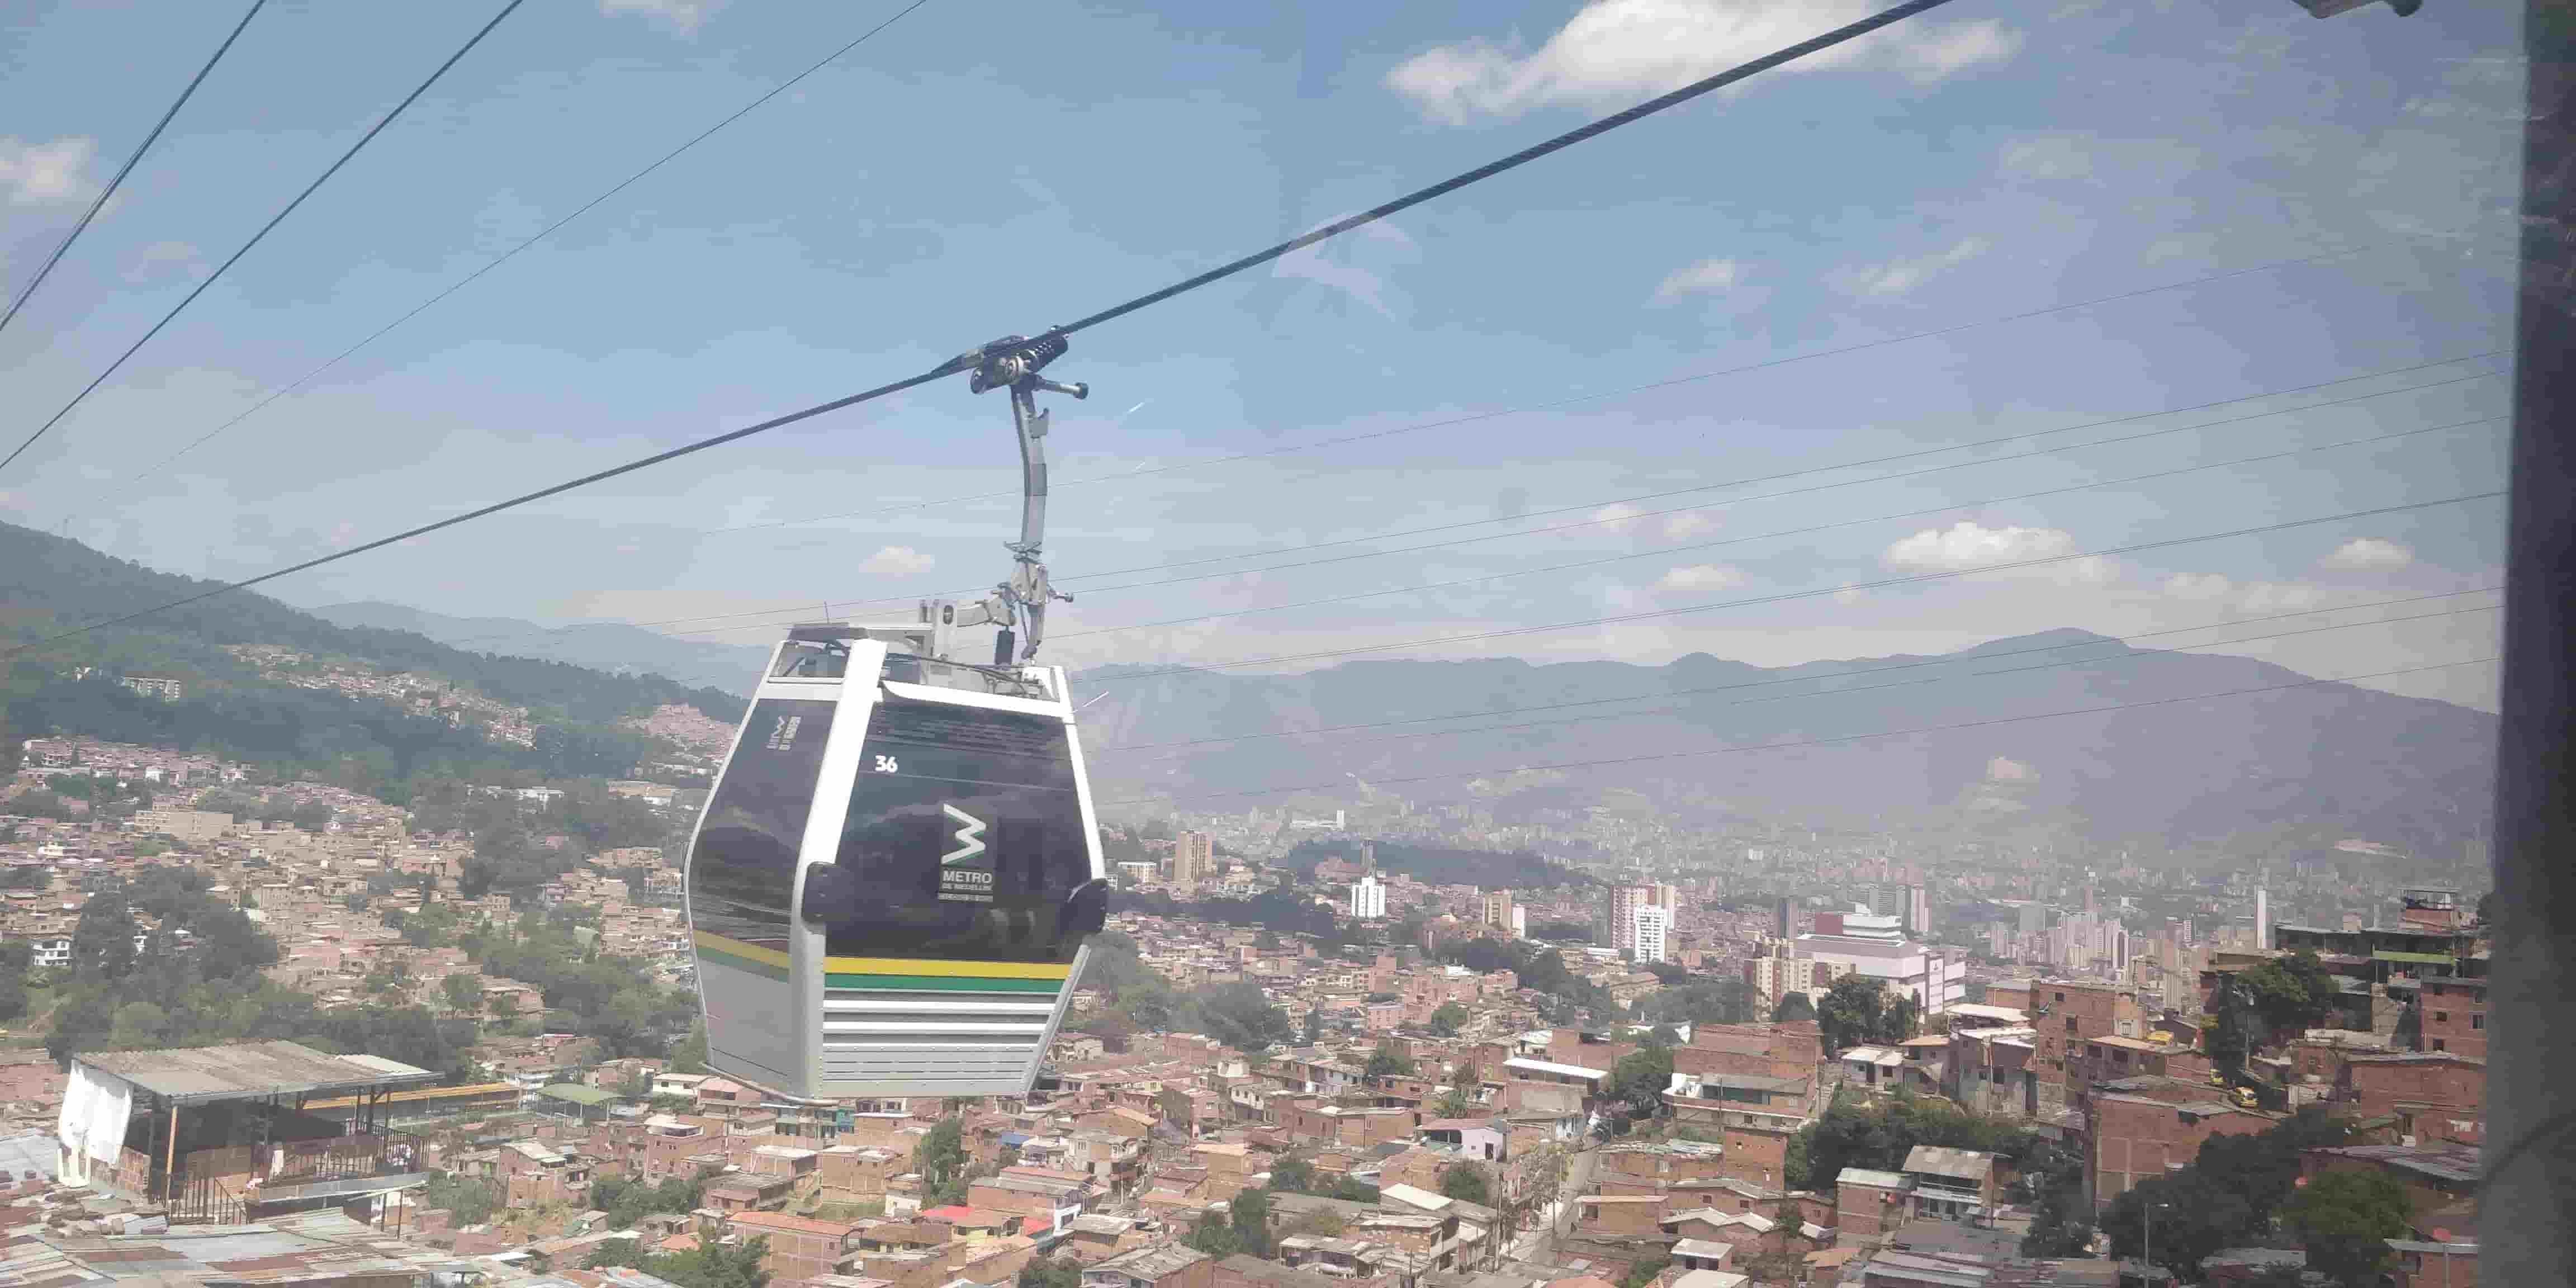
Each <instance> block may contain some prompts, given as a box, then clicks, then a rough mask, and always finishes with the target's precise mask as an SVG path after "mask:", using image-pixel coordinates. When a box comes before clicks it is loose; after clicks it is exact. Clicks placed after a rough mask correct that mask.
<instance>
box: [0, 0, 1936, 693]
mask: <svg viewBox="0 0 2576 1288" xmlns="http://www.w3.org/2000/svg"><path fill="white" fill-rule="evenodd" d="M521 3H523V0H510V5H509V7H508V8H505V9H503V10H502V11H501V16H502V17H507V16H508V15H509V13H510V10H512V9H516V8H517V7H518V6H519V5H520V4H521ZM1947 3H1949V0H1905V3H1902V4H1899V5H1897V6H1895V7H1894V8H1891V9H1886V10H1883V11H1881V12H1879V13H1876V14H1872V15H1870V16H1869V17H1866V18H1863V19H1860V20H1859V21H1856V22H1852V23H1848V24H1846V25H1844V26H1841V27H1837V28H1835V29H1834V30H1832V31H1829V32H1826V33H1825V34H1823V35H1820V36H1816V37H1814V38H1812V39H1809V40H1805V41H1801V42H1799V43H1798V44H1795V45H1792V46H1789V47H1788V48H1786V49H1783V50H1780V51H1778V52H1776V53H1772V54H1766V55H1764V56H1762V57H1760V58H1756V59H1754V60H1752V61H1751V62H1747V63H1743V64H1739V65H1738V66H1735V67H1732V68H1729V69H1727V70H1726V71H1722V72H1719V73H1717V74H1716V75H1714V76H1710V77H1707V78H1705V79H1702V80H1699V81H1695V82H1693V83H1691V84H1689V85H1685V86H1683V87H1682V88H1680V89H1677V90H1674V91H1673V92H1671V93H1669V94H1665V95H1663V96H1662V97H1660V98H1656V99H1652V100H1649V101H1648V102H1645V103H1642V104H1639V105H1638V106H1636V107H1632V108H1629V109H1628V110H1627V111H1624V112H1620V113H1617V114H1616V115H1613V116H1608V117H1604V118H1602V119H1601V120H1598V121H1595V122H1593V123H1591V124H1589V125H1585V126H1581V127H1578V128H1576V129H1573V130H1569V131H1567V132H1566V133H1564V134H1560V135H1558V136H1556V137H1555V138H1553V139H1549V140H1547V141H1546V142H1543V143H1539V144H1536V145H1534V146H1532V147H1528V148H1524V149H1522V150H1521V151H1519V152H1516V153H1513V154H1512V155H1510V156H1508V157H1505V158H1503V159H1501V160H1499V161H1495V162H1491V163H1489V164H1486V165H1483V166H1479V167H1477V168H1476V169H1474V170H1470V171H1468V172H1466V173H1465V174H1462V175H1458V176H1455V177H1452V178H1449V179H1444V180H1442V181H1440V182H1439V183H1435V184H1432V185H1430V186H1429V187H1426V188H1421V189H1417V190H1415V191H1414V192H1412V193H1409V194H1407V195H1405V196H1403V197H1399V198H1397V199H1395V200H1394V201H1391V202H1387V203H1385V204H1384V205H1380V206H1377V207H1374V208H1372V209H1371V210H1368V211H1364V212H1362V213H1361V214H1358V215H1354V216H1352V217H1350V218H1348V219H1343V220H1337V221H1335V222H1334V223H1333V224H1331V225H1328V226H1327V227H1325V228H1321V229H1317V230H1315V231H1314V232H1311V233H1307V234H1305V235H1304V236H1302V237H1297V238H1293V239H1291V240H1289V241H1286V242H1282V243H1280V244H1279V245H1277V246H1273V247H1271V248H1270V249H1268V250H1265V251H1258V252H1255V253H1254V254H1251V255H1248V256H1245V257H1243V258H1241V259H1238V260H1235V261H1233V262H1231V263H1229V264H1225V265H1222V266H1220V267H1218V268H1215V269H1211V270H1209V271H1207V272H1204V273H1200V274H1197V275H1196V276H1193V277H1190V278H1187V279H1184V280H1183V281H1180V282H1177V283H1175V284H1173V285H1171V286H1167V287H1164V288H1162V289H1160V290H1157V291H1152V292H1149V293H1147V294H1145V295H1141V296H1138V297H1136V298H1134V299H1130V300H1127V301H1125V302H1123V303H1120V304H1115V305H1112V306H1110V307H1109V308H1106V309H1103V310H1101V311H1099V312H1097V313H1093V314H1090V315H1088V316H1086V317H1084V318H1082V319H1081V320H1079V321H1077V322H1074V323H1071V324H1068V325H1066V326H1062V327H1057V328H1053V329H1052V330H1050V331H1049V332H1047V333H1046V334H1049V335H1069V334H1071V333H1073V332H1074V331H1078V330H1083V329H1086V328H1089V327H1093V326H1097V325H1099V324H1100V323H1103V322H1106V321H1109V320H1111V319H1113V318H1118V317H1123V316H1125V315H1127V314H1129V313H1132V312H1134V311H1136V310H1137V309H1140V308H1143V307H1145V306H1146V305H1148V304H1153V303H1158V302H1160V301H1163V300H1168V299H1171V298H1173V297H1174V296H1177V295H1181V294H1183V293H1185V292H1188V291H1192V290H1196V289H1198V288H1199V287H1202V286H1206V285H1208V284H1210V283H1212V282H1216V281H1219V280H1221V279H1223V278H1226V277H1229V276H1232V275H1233V274H1236V273H1239V272H1242V271H1244V270H1245V269H1248V268H1253V267H1257V266H1259V265H1261V264H1264V263H1268V262H1269V261H1271V260H1273V259H1277V258H1278V257H1280V256H1282V255H1286V254H1288V253H1289V252H1291V251H1294V250H1297V249H1300V248H1302V247H1305V246H1311V245H1313V244H1315V243H1316V242H1319V241H1322V240H1324V239H1326V238H1328V237H1333V236H1338V235H1340V234H1341V233H1345V232H1348V231H1350V230H1351V229H1353V228H1357V227H1360V226H1361V225H1363V224H1367V223H1370V222H1373V221H1375V220H1378V219H1382V218H1385V217H1386V216H1387V215H1390V214H1394V213H1396V212H1397V211H1400V210H1405V209H1408V208H1410V207H1412V206H1416V205H1419V204H1421V203H1422V202H1425V201H1428V200H1431V199H1432V198H1433V197H1437V196H1440V195H1442V194H1444V193H1449V192H1454V191H1456V190H1458V189H1459V188H1462V187H1465V186H1467V185H1468V184H1471V183H1476V182H1478V181H1481V180H1484V179H1488V178H1491V177H1493V176H1494V175H1497V174H1501V173H1503V172H1505V171H1508V170H1511V169H1514V168H1516V167H1518V166H1521V165H1525V164H1527V163H1529V162H1531V161H1534V160H1537V159H1539V158H1541V157H1544V156H1547V155H1549V154H1551V153H1554V152H1557V151H1560V150H1562V149H1564V148H1566V147H1570V146H1572V145H1573V144H1575V143H1579V142H1582V141H1583V140H1585V139H1590V138H1594V137H1597V136H1599V135H1601V134H1602V133H1605V132H1607V131H1609V130H1612V129H1616V128H1618V127H1619V126H1622V125H1627V124H1630V123H1633V122H1635V121H1638V120H1641V119H1643V118H1645V117H1647V116H1650V115H1653V114H1654V113H1657V112H1661V111H1664V110H1665V109H1667V108H1671V107H1674V106H1677V105H1679V104H1682V103H1686V102H1689V101H1690V100H1692V99H1695V98H1698V97H1699V96H1701V95H1703V94H1707V93H1710V92H1712V91H1715V90H1718V89H1721V88H1724V87H1725V86H1728V85H1731V84H1734V83H1736V82H1738V81H1741V80H1743V79H1745V78H1746V77H1748V76H1752V75H1754V74H1756V73H1759V72H1762V71H1767V70H1769V69H1771V68H1773V67H1777V66H1780V65H1781V64H1783V63H1788V62H1793V61H1795V60H1797V59H1799V58H1803V57H1806V56H1807V55H1809V54H1813V53H1817V52H1820V51H1822V50H1826V49H1830V48H1832V47H1834V46H1835V45H1839V44H1842V43H1843V42H1845V41H1848V40H1854V39H1857V38H1859V37H1861V36H1865V35H1868V34H1870V33H1871V32H1874V31H1877V30H1879V29H1881V28H1883V27H1886V26H1888V25H1889V24H1891V23H1895V22H1899V21H1902V20H1904V19H1906V18H1910V17H1913V16H1914V15H1916V14H1919V13H1923V12H1925V11H1927V10H1931V9H1935V8H1938V7H1940V6H1941V5H1943V4H1947ZM492 21H493V23H494V24H498V23H499V22H500V18H498V17H496V18H494V19H493V20H492ZM490 29H491V28H490V27H489V26H487V27H485V29H484V30H486V31H489V30H490ZM476 39H477V40H480V39H481V36H480V35H478V36H477V37H476ZM471 47H472V46H471V45H470V44H469V45H468V46H467V48H471ZM456 56H457V57H459V58H461V57H463V56H464V51H462V50H460V51H458V53H457V55H456ZM450 61H451V62H453V59H451V60H450ZM441 70H442V71H443V70H444V68H442V69H441ZM433 79H434V78H433ZM421 88H422V89H423V90H426V89H427V88H428V86H427V85H425V84H424V85H423V86H422V87H421ZM415 96H417V92H416V93H415ZM405 101H406V102H408V101H409V100H405ZM388 119H390V118H388ZM378 128H379V129H381V128H382V126H381V125H380V126H379V127H378ZM370 137H372V133H371V134H370ZM325 177H328V176H327V175H326V176H325ZM299 200H300V198H299ZM290 209H291V207H290ZM281 217H282V216H281ZM209 280H211V279H209ZM200 289H202V288H200ZM191 298H194V297H193V296H191ZM165 322H166V319H165ZM155 329H156V330H157V329H158V328H157V327H156V328H155ZM145 338H146V339H149V338H150V336H148V335H147V336H146V337H145ZM136 347H137V348H139V347H141V345H140V343H139V342H138V344H137V346H136ZM131 352H132V351H131V350H129V351H128V353H129V354H130V353H131ZM982 356H983V355H982V352H981V350H977V351H973V352H969V353H966V354H963V355H961V356H959V357H956V358H952V359H950V360H949V361H947V362H944V363H941V364H940V365H938V366H936V367H933V368H931V369H930V370H928V371H924V372H922V373H920V374H919V375H914V376H907V377H905V378H903V379H901V380H896V381H891V382H889V383H886V384H882V385H878V386H877V387H875V388H873V389H866V390H862V391H860V392H858V393H855V394H851V395H848V396H847V397H842V398H835V399H833V400H831V401H829V402H824V403H817V404H815V405H814V406H811V407H807V408H804V409H802V410H799V411H792V412H789V413H787V414H786V415H783V416H777V417H772V418H771V419H768V420H764V421H761V422H759V423H758V424H754V425H748V426H745V427H743V428H741V429H737V430H732V431H730V432H727V433H723V434H718V435H715V436H714V437H711V438H704V439H699V440H698V441H696V442H693V443H687V444H684V445H682V446H679V447H675V448H671V449H670V450H668V451H663V452H656V453H654V454H653V455H650V456H646V457H643V458H641V459H639V460H633V461H629V462H627V463H625V464H623V465H616V466H611V467H610V468H608V469H604V470H599V471H596V472H594V473H591V474H585V475H583V476H581V477H580V478H576V479H571V480H567V481H565V482H562V483H557V484H554V485H553V486H551V487H544V488H539V489H537V490H536V491H533V492H526V493H522V494H520V495H518V496H514V497H511V498H508V499H507V500H502V501H496V502H493V503H492V504H490V505H486V506H482V507H480V508H478V509H475V510H471V511H468V512H466V513H464V514H459V515H453V516H450V517H448V518H445V519H440V520H438V521H436V522H433V523H425V524H422V525H420V526H418V527H414V528H409V529H406V530H404V531H402V532H397V533H395V534H393V535H391V536H387V537H379V538H377V539H375V540H372V541H368V542H366V543H364V544H361V545H357V546H353V547H351V548H349V549H347V550H341V551H335V552H333V553H331V554H328V555H323V556H319V557H317V558H313V559H308V560H305V561H304V562H302V563H298V564H294V565H291V566H288V567H285V568H280V569H277V570H275V571H273V572H267V573H262V574H260V575H258V576H256V577H249V578H245V579H243V580H240V581H236V582H231V583H228V584H226V585H223V586H220V587H217V588H215V589H213V590H209V591H205V592H203V593H201V594H196V595H190V596H187V597H185V598H183V599H178V600H173V601H171V602H169V603H166V604H162V605H159V606H157V607H154V608H146V609H142V610H140V611H137V612H134V613H129V614H126V615H124V616H122V617H118V618H114V619H111V620H108V621H103V622H95V623H91V624H88V625H85V626H81V627H78V628H76V629H74V630H72V631H68V632H63V633H60V634H56V635H49V636H46V637H44V638H42V639H39V640H37V641H35V642H34V643H33V644H28V645H23V646H21V647H19V648H17V649H13V650H10V651H9V652H7V653H0V657H14V656H17V655H19V654H21V653H24V652H26V651H28V650H29V649H33V648H38V647H42V646H44V645H46V644H51V643H56V642H58V641H60V640H63V639H68V638H70V637H72V636H74V635H81V634H86V633H88V632H90V631H94V630H100V629H103V628H105V627H108V626H115V625H121V624H123V623H125V622H129V621H133V620H135V619H137V618H140V617H146V616H150V615H151V614H153V613H156V612H163V611H166V610H168V609H172V608H177V607H180V606H182V605H185V604H191V603H195V602H197V601H198V600H201V599H207V598H210V597H212V596H215V595H220V594H225V593H228V592H230V591H235V590H243V589H247V588H249V587H251V586H256V585H259V584H261V583H263V582H268V581H273V580H275V579H277V578H279V577H284V576H288V575H290V574H293V573H298V572H303V571H306V570H308V569H312V568H319V567H321V566H323V565H325V564H330V563H336V562H338V561H340V560H342V559H350V558H355V557H356V556H358V555H362V554H366V553H368V552H370V551H375V550H381V549H383V548H385V547H387V546H390V545H395V544H397V543H399V542H403V541H408V540H410V539H412V538H413V537H420V536H427V535H429V534H430V533H433V532H438V531H441V530H443V529H446V528H452V527H455V526H457V525H458V524H462V523H470V522H472V521H474V520H476V519H481V518H486V517H488V516H490V515H494V514H498V513H500V512H502V511H504V510H510V509H515V508H517V507H519V506H522V505H527V504H529V503H531V502H535V501H541V500H544V499H545V498H547V497H551V496H557V495H560V494H562V493H565V492H569V491H572V490H573V489H575V488H580V487H587V486H589V485H591V484H593V483H599V482H604V481H606V480H608V479H612V478H616V477H619V476H620V475H624V474H631V473H633V472H635V471H637V470H641V469H648V468H651V467H652V466H655V465H660V464H663V463H665V462H668V461H673V460H677V459H679V458H681V457H684V456H689V455H693V454H695V453H698V452H702V451H705V450H707V449H708V448H711V447H718V446H722V445H724V444H726V443H731V442H735V441H738V440H740V439H744V438H748V437H750V436H752V435H754V434H760V433H766V432H768V431H769V430H772V429H777V428H779V427H781V426H784V425H792V424H795V423H797V422H798V421H803V420H809V419H811V418H813V417H816V416H820V415H823V414H825V413H827V412H834V411H840V410H842V409H844V408H848V407H855V406H857V405H859V404H861V403H864V402H869V401H872V400H874V399H878V398H883V397H887V396H889V395H891V394H896V393H900V392H902V391H904V390H907V389H912V388H916V387H919V386H921V385H925V384H928V383H930V382H931V381H934V380H939V379H943V378H945V377H948V376H952V375H956V374H959V373H961V372H964V371H967V370H969V369H971V368H972V367H973V366H974V365H975V364H976V362H977V361H978V360H979V359H980V358H981V357H982ZM119 361H120V363H121V362H122V359H120V360H119ZM110 370H113V368H111V369H110ZM105 378H106V377H105V376H101V377H100V379H101V380H104V379H105ZM95 387H96V385H95V384H93V385H92V388H95ZM75 401H77V400H75ZM68 410H69V408H65V411H68ZM56 419H57V420H59V419H60V414H59V413H58V414H57V416H56ZM37 432H38V433H39V434H41V433H42V432H43V431H42V430H39V431H37ZM28 441H29V442H33V441H34V439H33V438H32V437H31V438H30V439H29V440H28ZM19 450H21V451H24V450H25V446H24V445H21V447H20V449H19ZM14 455H15V454H14V453H13V454H12V456H13V458H14ZM6 464H7V462H6V461H0V465H6Z"/></svg>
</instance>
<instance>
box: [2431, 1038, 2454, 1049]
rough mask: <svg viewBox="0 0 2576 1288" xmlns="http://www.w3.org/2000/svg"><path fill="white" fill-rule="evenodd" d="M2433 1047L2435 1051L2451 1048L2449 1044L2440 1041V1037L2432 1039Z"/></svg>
mask: <svg viewBox="0 0 2576 1288" xmlns="http://www.w3.org/2000/svg"><path fill="white" fill-rule="evenodd" d="M2433 1049H2434V1050H2436V1051H2448V1050H2450V1049H2451V1048H2450V1047H2449V1045H2448V1044H2446V1043H2444V1042H2443V1041H2442V1039H2440V1038H2435V1039H2433Z"/></svg>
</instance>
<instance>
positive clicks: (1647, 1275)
mask: <svg viewBox="0 0 2576 1288" xmlns="http://www.w3.org/2000/svg"><path fill="white" fill-rule="evenodd" d="M1672 1264H1673V1259H1672V1257H1671V1256H1670V1255H1668V1254H1666V1253H1660V1252H1659V1253H1656V1254H1655V1255H1654V1256H1652V1257H1648V1258H1646V1259H1644V1260H1641V1261H1637V1262H1634V1263H1632V1264H1630V1265H1629V1267H1628V1273H1626V1274H1624V1275H1621V1276H1619V1288H1646V1285H1648V1284H1651V1283H1653V1282H1655V1276H1657V1275H1660V1274H1662V1273H1664V1269H1665V1267H1667V1266H1670V1265H1672Z"/></svg>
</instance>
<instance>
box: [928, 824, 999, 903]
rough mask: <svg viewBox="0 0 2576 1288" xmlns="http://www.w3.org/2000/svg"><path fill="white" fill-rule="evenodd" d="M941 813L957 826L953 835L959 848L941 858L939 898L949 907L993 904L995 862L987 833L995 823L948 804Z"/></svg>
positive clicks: (952, 837)
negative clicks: (987, 841)
mask: <svg viewBox="0 0 2576 1288" xmlns="http://www.w3.org/2000/svg"><path fill="white" fill-rule="evenodd" d="M939 812H940V813H942V814H945V815H947V816H948V820H949V821H950V822H952V823H955V824H956V825H957V830H956V831H955V832H953V833H951V834H950V835H949V839H950V840H952V841H955V842H956V843H957V848H956V849H953V850H950V851H948V852H947V853H945V854H942V855H940V856H939V897H940V898H941V899H942V900H944V901H946V902H949V903H991V902H992V901H993V860H992V856H991V855H990V853H989V852H988V851H987V850H986V849H985V846H984V832H985V829H987V828H989V827H991V826H992V823H991V822H990V821H989V820H986V819H980V818H977V817H975V816H974V815H972V814H969V813H967V812H966V811H964V810H962V809H959V808H957V807H956V806H954V805H950V804H946V803H944V802H943V803H942V804H941V805H940V807H939Z"/></svg>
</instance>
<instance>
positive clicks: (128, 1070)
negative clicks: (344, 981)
mask: <svg viewBox="0 0 2576 1288" xmlns="http://www.w3.org/2000/svg"><path fill="white" fill-rule="evenodd" d="M72 1062H73V1063H74V1064H85V1065H88V1066H89V1067H91V1068H93V1069H96V1070H98V1071H100V1072H102V1073H107V1074H112V1075H114V1076H116V1077H118V1078H122V1079H124V1080H125V1081H127V1082H129V1083H132V1084H134V1086H135V1087H137V1088H139V1089H141V1090H144V1091H148V1092H151V1093H152V1094H153V1095H154V1096H156V1097H158V1098H160V1099H161V1100H164V1101H167V1102H169V1103H171V1104H174V1105H197V1104H209V1103H212V1102H214V1101H219V1100H251V1099H265V1098H268V1097H272V1096H298V1097H301V1096H311V1095H318V1094H320V1093H323V1092H339V1093H344V1094H345V1093H351V1092H358V1091H367V1090H373V1089H376V1088H382V1087H405V1086H412V1085H415V1084H418V1083H424V1082H434V1081H436V1080H437V1079H438V1074H436V1073H435V1072H432V1071H431V1070H428V1069H421V1068H415V1067H414V1066H411V1065H408V1064H404V1063H402V1062H401V1061H399V1060H388V1059H385V1058H384V1057H382V1056H373V1055H331V1054H329V1053H327V1052H322V1051H316V1050H314V1049H313V1048H311V1047H309V1046H304V1045H302V1044H300V1043H295V1042H246V1043H241V1044H238V1045H233V1046H208V1047H174V1048H171V1049H168V1050H161V1051H84V1052H81V1053H80V1054H78V1055H75V1056H73V1057H72Z"/></svg>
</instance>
